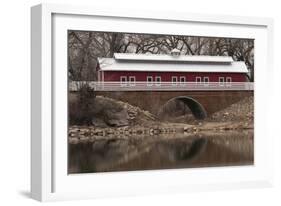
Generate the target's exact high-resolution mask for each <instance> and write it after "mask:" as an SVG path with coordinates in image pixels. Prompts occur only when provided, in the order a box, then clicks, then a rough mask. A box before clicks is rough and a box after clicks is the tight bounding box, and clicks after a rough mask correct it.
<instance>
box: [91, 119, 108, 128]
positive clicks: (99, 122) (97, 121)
mask: <svg viewBox="0 0 281 206" xmlns="http://www.w3.org/2000/svg"><path fill="white" fill-rule="evenodd" d="M92 124H93V125H94V126H95V127H107V125H106V123H105V122H104V120H103V119H101V118H97V117H93V118H92Z"/></svg>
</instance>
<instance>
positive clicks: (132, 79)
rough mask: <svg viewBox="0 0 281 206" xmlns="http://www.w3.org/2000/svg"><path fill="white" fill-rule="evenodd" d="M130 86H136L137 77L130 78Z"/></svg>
mask: <svg viewBox="0 0 281 206" xmlns="http://www.w3.org/2000/svg"><path fill="white" fill-rule="evenodd" d="M129 84H130V86H136V77H135V76H130V77H129Z"/></svg>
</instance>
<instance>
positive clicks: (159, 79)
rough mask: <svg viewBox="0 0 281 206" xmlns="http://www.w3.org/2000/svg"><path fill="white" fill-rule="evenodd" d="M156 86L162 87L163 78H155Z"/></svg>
mask: <svg viewBox="0 0 281 206" xmlns="http://www.w3.org/2000/svg"><path fill="white" fill-rule="evenodd" d="M155 82H156V83H155V85H156V86H160V85H161V77H160V76H157V77H155Z"/></svg>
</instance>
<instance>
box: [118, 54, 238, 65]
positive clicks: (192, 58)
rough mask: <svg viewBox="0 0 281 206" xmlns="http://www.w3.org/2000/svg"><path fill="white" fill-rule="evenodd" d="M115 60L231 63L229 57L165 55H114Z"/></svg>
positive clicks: (231, 60)
mask: <svg viewBox="0 0 281 206" xmlns="http://www.w3.org/2000/svg"><path fill="white" fill-rule="evenodd" d="M114 58H115V59H117V60H120V61H122V60H126V61H172V62H206V63H207V62H214V63H231V62H233V59H232V57H229V56H195V55H192V56H191V55H166V54H134V53H114Z"/></svg>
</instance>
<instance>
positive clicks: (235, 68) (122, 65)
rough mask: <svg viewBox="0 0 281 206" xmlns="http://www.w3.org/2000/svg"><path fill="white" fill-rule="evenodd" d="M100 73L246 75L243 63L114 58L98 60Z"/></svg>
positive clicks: (246, 70)
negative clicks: (121, 59)
mask: <svg viewBox="0 0 281 206" xmlns="http://www.w3.org/2000/svg"><path fill="white" fill-rule="evenodd" d="M98 61H99V64H100V70H101V71H137V72H217V73H218V72H221V73H223V72H227V73H248V69H247V66H246V64H245V63H244V62H242V61H240V62H236V61H233V62H232V63H227V64H221V63H219V64H217V63H214V62H213V63H208V64H206V63H203V64H202V63H196V62H189V63H184V62H165V61H156V62H153V63H152V62H151V61H118V60H116V59H114V58H98Z"/></svg>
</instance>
